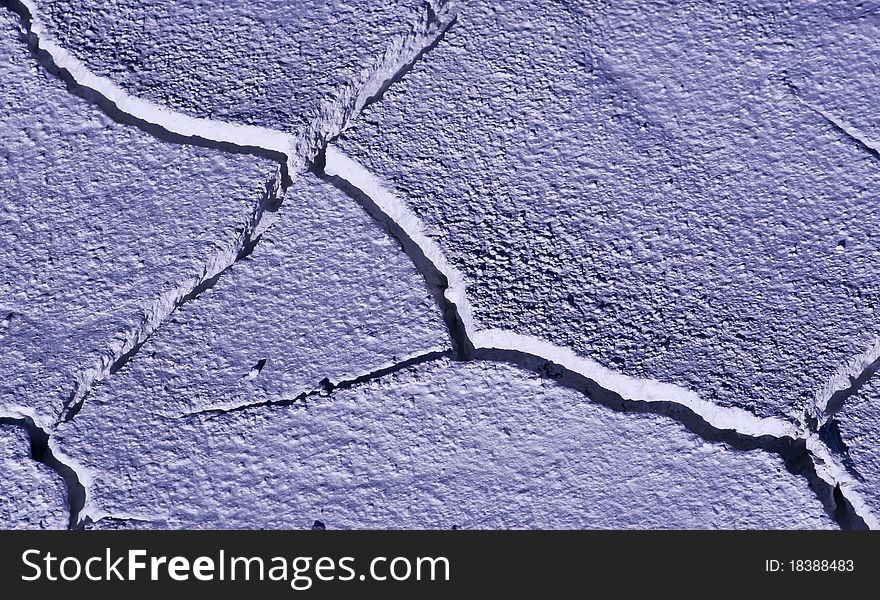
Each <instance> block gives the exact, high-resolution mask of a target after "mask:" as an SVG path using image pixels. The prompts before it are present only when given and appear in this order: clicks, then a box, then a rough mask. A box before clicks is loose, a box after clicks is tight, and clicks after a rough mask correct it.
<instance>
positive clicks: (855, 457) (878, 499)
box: [828, 378, 880, 506]
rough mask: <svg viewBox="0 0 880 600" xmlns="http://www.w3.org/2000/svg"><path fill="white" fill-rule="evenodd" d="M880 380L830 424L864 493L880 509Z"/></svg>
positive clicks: (866, 386) (873, 381)
mask: <svg viewBox="0 0 880 600" xmlns="http://www.w3.org/2000/svg"><path fill="white" fill-rule="evenodd" d="M878 423H880V380H878V379H877V378H874V379H872V380H870V381H869V382H868V383H867V384H866V385H865V386H864V387H863V388H862V389H860V390H859V393H858V394H856V395H855V396H853V397H852V398H850V399H849V401H848V402H847V403H846V405H845V406H844V407H843V409H842V410H841V411H840V412H839V413H838V414H837V415H836V416H835V419H834V420H833V421H831V422H830V425H829V426H828V429H829V430H830V431H829V433H830V434H832V435H834V436H839V438H838V439H839V440H840V441H841V442H842V444H841V446H840V450H841V451H843V452H845V453H846V455H847V457H848V458H849V465H850V467H851V468H852V469H853V470H854V471H855V473H856V474H857V475H858V478H859V480H860V484H861V485H860V486H859V488H860V490H861V492H862V493H863V494H865V497H866V500H867V501H868V503H869V504H870V505H871V506H880V431H878V427H877V424H878Z"/></svg>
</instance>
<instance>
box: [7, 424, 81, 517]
mask: <svg viewBox="0 0 880 600" xmlns="http://www.w3.org/2000/svg"><path fill="white" fill-rule="evenodd" d="M0 425H12V426H15V427H20V428H21V429H24V431H25V432H26V433H27V435H28V439H29V440H30V446H31V458H32V459H33V460H34V461H36V462H38V463H41V464H44V465H46V466H47V467H49V468H50V469H52V471H54V472H55V474H56V475H58V477H60V478H61V480H62V481H63V482H64V488H65V496H66V499H67V507H66V508H67V513H68V525H67V528H68V529H81V528H82V527H83V526H84V524H85V523H86V519H88V517H84V515H86V514H87V513H88V512H89V510H88V507H87V504H88V493H87V489H86V488H87V482H88V477H87V476H86V474H85V472H84V471H83V472H82V473H80V471H79V470H78V469H77V467H76V466H75V464H74V463H73V461H71V460H69V459H68V458H66V457H65V456H63V454H61V452H60V451H59V450H58V449H57V448H55V447H54V446H53V445H52V436H51V434H50V433H49V431H48V430H47V429H45V428H43V427H42V426H41V425H39V424H38V423H37V422H36V421H35V420H34V418H33V417H32V416H30V415H25V414H17V415H9V416H2V417H0Z"/></svg>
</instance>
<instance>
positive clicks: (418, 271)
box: [0, 0, 880, 529]
mask: <svg viewBox="0 0 880 600" xmlns="http://www.w3.org/2000/svg"><path fill="white" fill-rule="evenodd" d="M0 6H2V10H0V52H2V54H0V81H2V86H0V184H2V185H0V375H2V377H0V438H2V439H0V443H2V451H0V467H2V470H3V478H2V487H0V518H3V519H4V522H5V523H6V524H7V525H8V526H10V527H25V526H33V527H73V528H96V529H127V528H156V527H186V528H210V527H216V528H257V527H266V528H284V527H290V528H308V527H311V526H312V524H313V523H315V522H316V521H320V522H321V523H324V524H325V525H326V526H327V527H329V528H355V527H370V528H413V527H419V528H425V527H428V528H434V527H436V528H451V527H460V528H492V527H505V528H507V527H510V528H535V527H544V528H826V527H841V528H844V529H847V528H864V527H873V528H880V495H878V492H877V484H878V481H880V479H878V478H880V466H878V465H880V462H878V459H877V452H876V447H877V441H878V439H877V437H878V436H877V417H878V416H880V415H878V411H877V410H876V409H875V408H874V407H876V406H877V405H878V404H877V403H878V401H880V400H878V399H877V398H876V396H877V392H878V389H880V388H878V385H880V384H878V382H877V380H876V375H875V372H876V371H877V370H878V368H880V358H878V356H880V337H878V334H880V327H878V325H877V319H876V314H875V311H876V306H877V300H878V298H877V295H878V289H880V288H878V286H877V283H876V282H877V275H876V269H875V265H876V264H878V258H880V257H878V251H877V238H876V235H877V233H876V232H877V231H880V228H878V225H880V223H878V221H880V216H878V215H877V211H874V210H872V209H871V207H872V206H873V203H874V194H875V190H876V189H877V188H878V183H880V162H878V161H880V131H878V126H880V125H878V122H877V116H876V114H875V113H876V111H874V110H873V106H874V104H875V103H876V102H875V100H876V97H877V95H878V94H877V92H878V91H880V90H878V80H877V78H876V76H875V71H876V68H875V66H876V64H877V60H878V59H880V52H878V49H880V41H878V40H880V37H878V35H877V34H878V33H880V31H878V28H880V6H877V5H875V4H874V3H858V4H855V3H852V2H843V1H835V2H822V3H819V2H809V1H807V0H794V1H792V2H785V3H782V2H771V1H769V0H766V1H765V0H751V1H750V2H701V1H698V2H673V1H669V2H665V1H661V2H653V3H644V2H634V1H630V0H626V1H624V2H605V1H598V0H595V1H594V0H584V1H580V2H569V1H563V0H535V1H534V2H529V3H514V2H492V1H489V0H473V1H471V2H462V3H459V2H456V1H449V2H447V1H445V0H432V1H431V2H421V1H419V0H383V1H381V2H365V1H362V0H357V1H354V2H343V1H341V0H339V1H333V2H311V1H308V2H282V1H281V0H256V1H254V2H248V3H244V2H241V1H239V0H234V1H229V2H222V1H219V0H218V1H215V0H186V1H183V2H172V3H169V2H158V1H155V0H114V1H110V0H107V1H87V2H75V3H74V2H70V1H68V0H22V1H16V0H2V1H0ZM459 8H461V12H460V13H457V11H458V9H459ZM456 14H457V18H456ZM31 17H33V18H31ZM18 24H20V25H21V26H22V27H23V28H24V29H25V30H26V33H27V35H25V34H23V33H22V32H20V31H18V27H17V25H18ZM400 34H406V35H404V36H403V37H401V36H400ZM365 69H366V71H365ZM333 98H335V100H333V101H332V102H330V103H328V102H326V100H328V99H333ZM364 108H366V110H365V111H363V110H362V109H364ZM108 116H109V118H108ZM245 125H249V126H245ZM253 125H255V126H256V127H254V126H253ZM304 125H307V126H306V127H303V126H304ZM340 131H342V132H343V135H342V136H341V137H340V138H339V139H336V137H337V134H338V133H339V132H340ZM163 140H164V141H163ZM169 141H173V142H174V143H169ZM328 143H329V144H330V146H328ZM255 157H263V158H255ZM374 219H375V220H374ZM872 344H873V345H872ZM866 347H868V350H867V351H866V350H865V348H866ZM513 365H519V366H513ZM16 424H18V425H16ZM25 432H27V435H28V436H30V440H29V439H28V437H27V436H26V435H25ZM29 444H31V445H32V446H33V447H32V448H28V445H29ZM31 453H32V454H33V455H34V458H33V459H32V458H31V457H30V454H31ZM38 461H42V462H38ZM68 511H69V513H70V514H69V515H68V514H66V513H67V512H68Z"/></svg>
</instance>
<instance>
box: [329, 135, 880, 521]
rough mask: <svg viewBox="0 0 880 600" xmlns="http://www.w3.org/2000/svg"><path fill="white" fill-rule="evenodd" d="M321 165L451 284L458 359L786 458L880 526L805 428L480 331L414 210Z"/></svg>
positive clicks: (352, 167) (345, 166) (513, 336)
mask: <svg viewBox="0 0 880 600" xmlns="http://www.w3.org/2000/svg"><path fill="white" fill-rule="evenodd" d="M323 162H324V176H325V177H326V178H327V179H329V181H330V183H332V184H333V185H336V186H337V187H338V188H339V189H342V190H344V191H349V192H350V194H351V196H352V197H353V198H354V199H355V200H357V201H358V202H359V203H361V205H362V206H364V207H365V208H366V209H367V211H368V212H370V214H371V216H373V218H374V219H376V220H377V221H379V222H380V224H381V225H382V226H383V228H385V229H386V230H387V231H389V232H391V233H392V235H394V237H395V238H397V240H398V241H399V242H400V245H401V248H402V249H403V250H404V252H406V253H407V254H408V255H409V256H410V258H411V259H412V261H413V264H414V265H415V266H416V268H417V269H418V270H419V271H420V272H421V273H422V274H423V276H424V277H425V281H426V283H427V284H428V287H429V288H431V287H434V286H436V285H437V283H436V282H437V281H438V279H439V278H438V276H437V273H439V274H440V275H442V276H443V279H440V281H444V280H445V282H446V285H445V287H443V288H442V294H434V295H435V298H437V299H438V300H437V301H438V304H439V305H440V308H441V311H444V312H445V311H446V310H448V309H450V308H451V309H452V310H454V311H456V315H457V318H455V319H449V318H447V319H444V320H445V323H446V325H447V329H448V330H449V336H450V339H451V340H452V343H453V346H456V345H458V346H463V347H464V348H466V349H467V351H466V352H464V353H463V352H461V351H458V352H456V358H459V359H461V360H485V361H491V362H506V363H512V364H515V365H518V366H521V367H523V368H526V369H528V370H531V371H533V372H535V373H538V374H540V375H542V376H543V377H548V378H551V379H555V380H556V381H557V382H559V383H560V384H561V385H565V386H566V387H570V388H573V389H577V390H580V391H581V392H583V393H584V394H586V395H587V396H588V397H590V399H592V400H593V401H595V402H597V403H599V404H602V405H603V406H607V407H609V408H611V409H613V410H619V411H624V412H647V413H652V414H658V415H664V416H667V417H669V418H671V419H674V420H676V421H678V422H680V423H681V424H683V425H684V426H685V427H686V428H687V429H689V430H690V431H692V432H694V433H696V434H697V435H699V436H701V437H702V438H704V439H706V440H708V441H716V442H722V443H725V444H728V445H729V446H731V447H733V448H735V449H762V450H764V451H767V452H772V453H775V454H778V455H780V456H781V457H782V458H783V460H784V461H785V464H786V466H787V467H788V468H789V471H791V472H792V473H795V474H797V475H800V476H802V477H804V478H805V479H806V480H807V483H808V485H809V487H810V488H811V489H812V490H813V491H814V493H815V494H816V496H817V497H818V499H819V500H820V502H821V503H822V505H823V507H825V510H826V512H828V514H829V516H831V517H832V518H833V519H834V520H835V522H837V523H838V525H840V527H841V528H842V529H866V528H871V529H877V528H880V521H878V520H877V518H876V517H875V516H874V514H873V513H872V511H871V509H870V507H869V506H868V505H867V503H866V502H865V501H864V499H863V498H862V496H861V494H859V492H858V491H857V490H856V489H855V487H856V481H855V480H854V479H853V477H852V476H851V475H850V474H849V473H848V472H847V469H846V468H845V467H844V466H841V465H840V464H839V463H838V461H837V460H836V459H835V458H834V456H833V454H832V452H831V451H830V450H829V449H828V447H827V445H826V444H825V442H824V441H823V440H822V439H820V437H819V436H818V435H817V434H815V433H813V432H810V431H805V430H804V428H803V427H802V426H801V425H800V424H799V423H794V422H789V421H785V420H781V419H777V418H772V417H770V418H767V417H758V416H756V415H754V414H752V413H751V412H749V411H746V410H743V409H739V408H735V407H724V406H718V405H715V404H712V403H711V402H708V401H706V400H703V399H701V398H700V397H699V396H698V395H697V394H696V393H694V392H692V391H690V390H687V389H685V388H682V387H680V386H676V385H673V384H668V383H662V382H658V381H655V380H651V379H638V378H634V377H630V376H627V375H624V374H622V373H618V372H615V371H612V370H610V369H608V368H606V367H604V366H602V365H600V364H599V363H597V362H596V361H594V360H591V359H588V358H585V357H582V356H579V355H577V354H576V353H575V352H573V351H572V350H570V349H567V348H563V347H560V346H556V345H555V344H552V343H550V342H547V341H545V340H542V339H539V338H536V337H533V336H527V335H522V334H517V333H513V332H509V331H502V330H497V329H479V328H478V327H477V325H476V323H475V322H474V319H473V311H472V308H471V306H470V303H469V302H468V300H467V295H466V289H465V288H466V286H465V283H464V278H463V277H462V275H461V274H460V273H459V272H458V271H457V270H456V269H455V268H454V267H453V266H452V265H451V264H450V263H449V261H448V260H447V259H446V258H445V256H444V255H443V252H442V251H441V250H440V248H439V246H438V245H437V243H436V242H434V241H433V240H432V239H430V238H429V237H428V236H427V235H426V234H425V233H424V228H423V226H422V224H421V221H420V220H419V219H418V217H417V216H416V215H415V214H413V213H412V211H410V209H409V208H408V207H407V206H406V204H405V203H404V202H403V201H402V200H401V199H400V198H398V197H397V196H396V195H394V194H393V193H392V192H391V191H390V190H389V189H388V188H387V187H386V186H385V185H384V183H383V182H382V181H380V180H379V178H377V177H376V176H374V175H373V174H372V173H370V172H369V171H368V170H367V169H365V168H364V167H363V166H362V165H360V164H359V163H357V162H356V161H355V160H353V159H351V158H350V157H348V156H346V155H345V154H344V153H343V152H341V151H340V150H338V149H336V148H335V147H333V146H329V145H328V147H327V150H326V153H325V157H324V161H323ZM413 249H415V250H413ZM460 340H463V342H461V341H460Z"/></svg>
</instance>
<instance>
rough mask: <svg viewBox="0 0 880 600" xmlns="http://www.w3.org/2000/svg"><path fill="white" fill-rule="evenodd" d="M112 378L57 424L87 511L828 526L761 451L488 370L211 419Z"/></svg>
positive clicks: (477, 523)
mask: <svg viewBox="0 0 880 600" xmlns="http://www.w3.org/2000/svg"><path fill="white" fill-rule="evenodd" d="M122 387H124V386H122V385H120V388H122ZM127 387H129V390H128V391H127V392H125V391H122V390H121V389H120V390H119V391H118V392H117V393H116V394H115V395H114V397H113V400H112V402H108V403H107V404H106V405H104V406H101V405H99V404H97V403H91V404H90V405H88V406H87V407H86V408H85V409H84V410H83V412H82V413H81V414H80V416H79V417H78V418H77V419H75V420H74V421H73V422H71V423H70V424H68V425H65V426H64V427H63V429H62V430H61V433H60V441H61V443H62V444H63V445H65V446H66V447H69V448H76V449H77V456H76V458H77V460H79V461H80V462H82V463H83V464H84V465H85V466H86V468H87V469H88V470H89V471H90V472H91V474H92V476H93V477H94V481H95V483H94V496H93V501H94V503H95V504H96V505H97V506H96V508H97V510H98V514H104V513H108V514H109V515H114V514H125V515H128V516H136V517H137V518H138V519H144V520H147V521H152V522H153V524H154V525H161V526H172V527H271V528H276V527H285V528H308V527H310V526H311V524H312V523H313V522H314V521H315V520H320V521H321V522H322V523H324V524H325V525H326V526H327V527H329V528H350V527H370V528H413V527H428V528H440V529H445V528H451V527H453V526H458V527H460V528H491V527H505V528H514V527H515V528H535V527H542V528H581V527H590V528H632V527H636V528H640V527H642V528H688V527H725V528H776V527H780V528H793V527H807V528H814V527H828V526H830V525H832V524H831V523H830V521H829V520H828V518H827V516H826V515H825V513H824V511H823V509H822V506H821V505H820V504H819V502H818V501H817V500H816V498H815V496H813V495H812V494H811V493H810V492H809V490H808V489H807V488H806V487H805V486H804V485H803V484H802V481H801V480H800V478H798V477H795V476H793V475H791V474H789V473H788V472H787V471H786V470H785V467H784V466H783V464H782V461H781V460H780V459H778V457H774V456H772V455H768V454H765V453H763V452H760V451H757V452H748V453H741V452H736V451H732V450H729V449H726V448H725V447H723V446H719V445H716V444H709V443H707V442H705V441H703V440H700V439H699V438H697V437H696V436H694V435H692V434H689V433H688V432H686V431H685V430H684V429H682V428H681V426H679V425H678V424H676V423H673V422H671V421H670V420H668V419H666V418H663V417H655V416H646V415H632V414H625V413H620V414H619V413H614V412H610V411H608V410H606V409H604V408H603V407H600V406H597V405H595V404H592V403H590V402H588V401H587V400H586V399H585V398H584V396H583V395H581V394H579V393H577V392H574V391H571V390H566V389H565V388H562V387H559V386H556V385H555V384H553V383H551V382H548V381H546V380H543V379H541V378H539V377H537V376H536V375H533V374H530V373H528V372H524V371H520V370H518V369H516V368H514V367H508V366H504V365H498V364H492V363H449V362H447V361H445V360H442V361H439V362H437V363H434V364H428V365H422V366H421V367H419V368H417V369H413V370H410V371H406V372H402V373H399V374H397V375H395V376H393V377H389V378H387V379H383V380H380V381H377V382H374V383H372V384H369V385H364V386H360V387H356V388H352V389H349V390H341V391H337V392H334V393H333V394H332V395H330V396H322V397H316V398H313V399H310V400H309V401H308V403H307V404H298V405H295V406H290V407H277V408H273V409H259V410H252V411H247V412H244V413H236V414H228V415H224V416H219V417H216V418H213V419H211V420H208V419H205V418H198V419H190V420H187V419H169V418H167V417H165V416H163V415H162V413H165V412H169V407H168V405H167V403H168V400H167V399H165V398H164V397H163V396H161V395H158V394H156V393H155V392H154V391H152V390H151V389H149V388H146V387H135V388H132V387H131V386H130V385H129V386H127ZM131 415H137V417H136V418H132V417H131ZM144 448H149V452H144ZM99 523H100V521H99Z"/></svg>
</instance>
